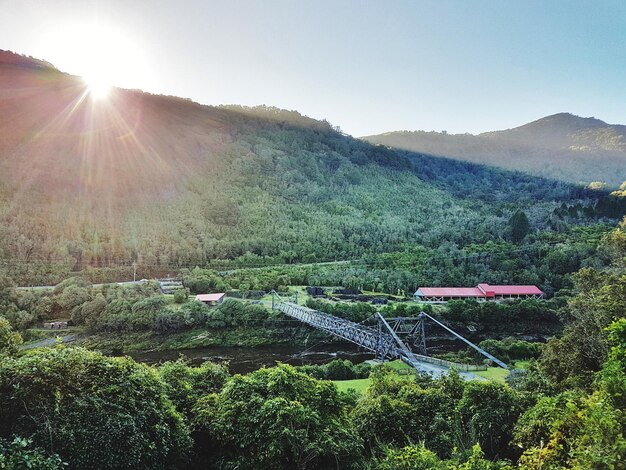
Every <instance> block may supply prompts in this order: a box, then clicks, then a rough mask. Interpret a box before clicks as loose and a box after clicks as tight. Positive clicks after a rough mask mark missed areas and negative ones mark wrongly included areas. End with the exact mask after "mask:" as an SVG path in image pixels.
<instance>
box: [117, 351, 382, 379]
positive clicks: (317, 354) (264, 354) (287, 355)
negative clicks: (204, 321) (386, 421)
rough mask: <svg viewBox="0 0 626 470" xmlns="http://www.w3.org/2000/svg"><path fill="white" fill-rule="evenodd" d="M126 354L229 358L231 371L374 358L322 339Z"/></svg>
mask: <svg viewBox="0 0 626 470" xmlns="http://www.w3.org/2000/svg"><path fill="white" fill-rule="evenodd" d="M128 355H129V356H131V357H132V358H133V359H135V360H136V361H139V362H145V363H147V364H158V363H160V362H165V361H175V360H176V359H178V358H179V357H181V356H182V357H185V358H186V359H187V360H188V361H189V362H190V364H192V365H194V364H195V365H198V364H201V363H202V362H204V361H213V362H228V364H229V368H230V371H231V372H232V373H234V374H246V373H248V372H252V371H254V370H257V369H260V368H261V367H264V366H267V367H271V366H275V365H276V363H277V362H283V363H286V364H291V365H294V366H301V365H305V364H325V363H327V362H330V361H332V360H333V359H348V360H349V361H351V362H353V363H355V364H357V363H360V362H363V361H366V360H368V359H373V358H374V355H373V354H371V353H369V352H367V351H364V350H362V349H360V348H359V347H357V346H356V345H353V344H351V343H332V344H323V343H322V344H318V345H316V346H314V347H313V348H309V349H307V348H306V347H302V346H289V345H276V346H263V347H258V348H239V347H224V346H211V347H206V348H196V349H178V350H172V351H144V352H135V353H128Z"/></svg>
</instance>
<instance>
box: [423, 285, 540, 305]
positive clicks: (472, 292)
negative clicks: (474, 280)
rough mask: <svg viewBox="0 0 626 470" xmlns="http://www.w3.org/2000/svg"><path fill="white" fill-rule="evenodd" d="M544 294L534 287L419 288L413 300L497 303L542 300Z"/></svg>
mask: <svg viewBox="0 0 626 470" xmlns="http://www.w3.org/2000/svg"><path fill="white" fill-rule="evenodd" d="M543 297H544V293H543V292H542V291H541V290H540V289H539V288H538V287H536V286H491V285H489V284H478V286H477V287H420V288H419V289H417V291H416V292H415V300H416V301H418V302H424V303H426V302H427V303H445V302H449V301H450V300H478V301H481V302H485V301H489V300H491V301H499V300H505V299H543Z"/></svg>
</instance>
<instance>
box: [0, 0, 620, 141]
mask: <svg viewBox="0 0 626 470" xmlns="http://www.w3.org/2000/svg"><path fill="white" fill-rule="evenodd" d="M0 12H1V13H0V49H5V50H12V51H14V52H19V53H23V54H27V55H31V56H33V57H37V58H41V59H45V60H47V61H49V62H51V63H53V64H54V65H55V66H56V67H57V68H59V69H60V70H62V71H64V72H68V73H72V74H77V75H83V76H89V77H90V80H92V81H93V80H98V79H100V80H104V81H106V82H107V83H108V82H110V83H111V84H113V85H116V86H121V87H124V88H139V89H143V90H146V91H148V92H151V93H160V94H167V95H176V96H182V97H186V98H191V99H192V100H194V101H197V102H199V103H203V104H212V105H217V104H243V105H251V106H252V105H259V104H266V105H271V106H277V107H280V108H285V109H295V110H298V111H300V112H301V113H302V114H305V115H308V116H311V117H314V118H318V119H327V120H328V121H330V122H331V123H332V124H333V125H336V126H340V127H341V128H342V130H344V131H345V132H347V133H349V134H352V135H354V136H362V135H370V134H377V133H381V132H387V131H393V130H436V131H442V130H445V131H447V132H449V133H464V132H471V133H479V132H484V131H489V130H495V129H506V128H511V127H515V126H518V125H521V124H524V123H526V122H529V121H532V120H535V119H538V118H540V117H543V116H546V115H549V114H554V113H558V112H572V113H574V114H577V115H581V116H585V117H588V116H595V117H597V118H599V119H602V120H604V121H607V122H610V123H626V1H623V0H617V1H608V0H606V1H604V0H594V1H592V0H589V1H577V0H540V1H534V0H519V1H505V0H493V1H484V0H475V1H470V0H459V1H453V0H432V1H430V0H428V1H426V0H423V1H420V0H413V1H400V0H381V1H371V0H354V1H352V0H335V1H327V0H315V1H313V0H306V1H305V0H258V1H250V0H223V1H212V0H177V1H164V0H133V1H127V0H107V1H95V0H82V1H78V0H73V1H69V0H20V1H16V0H0Z"/></svg>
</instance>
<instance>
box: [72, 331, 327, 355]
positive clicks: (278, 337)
mask: <svg viewBox="0 0 626 470" xmlns="http://www.w3.org/2000/svg"><path fill="white" fill-rule="evenodd" d="M322 341H323V342H333V341H334V340H333V338H332V337H329V336H328V335H327V334H325V333H323V332H321V331H316V330H311V329H310V328H307V327H304V326H302V327H284V328H277V327H237V328H229V329H206V328H198V329H193V330H187V331H182V332H179V333H170V334H167V335H158V334H155V333H153V332H149V331H147V332H128V333H99V334H90V335H86V334H83V335H80V336H79V337H78V339H77V340H76V344H78V345H80V346H83V347H85V348H88V349H94V350H98V351H102V352H104V353H112V352H114V353H122V354H126V353H135V352H141V351H174V350H188V349H197V348H206V347H213V346H220V347H246V348H258V347H263V346H273V345H292V346H295V347H299V348H303V349H304V348H306V347H308V346H310V345H312V344H314V343H317V342H322Z"/></svg>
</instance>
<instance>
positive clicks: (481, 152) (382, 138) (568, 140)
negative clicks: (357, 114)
mask: <svg viewBox="0 0 626 470" xmlns="http://www.w3.org/2000/svg"><path fill="white" fill-rule="evenodd" d="M625 137H626V134H625V131H624V126H620V125H612V124H607V123H606V122H603V121H601V120H599V119H595V118H582V117H579V116H574V115H572V114H568V113H559V114H555V115H552V116H546V117H544V118H541V119H539V120H537V121H534V122H531V123H528V124H525V125H523V126H520V127H516V128H514V129H508V130H504V131H494V132H485V133H483V134H479V135H472V134H448V133H447V132H445V131H443V132H425V131H414V132H411V131H398V132H387V133H385V134H380V135H373V136H368V137H364V139H365V140H367V141H368V142H372V143H376V144H382V145H388V146H390V147H395V148H399V149H405V150H410V151H414V152H419V153H426V154H429V155H440V156H446V157H449V158H456V159H460V160H464V161H470V162H476V163H483V164H487V165H494V166H500V167H503V168H509V169H515V170H520V171H525V172H529V173H532V174H535V175H539V176H546V177H549V178H555V179H563V180H566V181H571V182H573V183H578V182H580V181H584V182H585V183H592V182H594V183H595V185H594V186H596V187H598V186H599V187H602V186H601V184H599V182H604V184H605V185H606V183H608V184H609V185H611V186H614V187H617V186H619V185H620V184H621V183H622V181H623V178H624V175H625V174H626V173H625V167H624V159H625V157H626V144H625V140H624V139H625ZM620 178H621V179H620Z"/></svg>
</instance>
